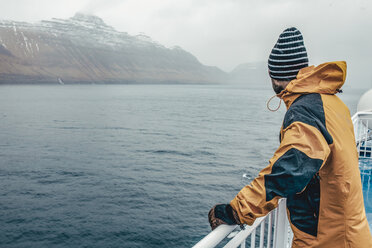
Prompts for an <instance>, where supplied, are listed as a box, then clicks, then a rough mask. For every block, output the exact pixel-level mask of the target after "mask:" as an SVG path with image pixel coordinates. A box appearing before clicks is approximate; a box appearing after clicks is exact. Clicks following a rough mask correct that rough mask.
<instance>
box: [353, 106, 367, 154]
mask: <svg viewBox="0 0 372 248" xmlns="http://www.w3.org/2000/svg"><path fill="white" fill-rule="evenodd" d="M352 121H353V125H354V133H355V141H356V144H357V149H358V154H359V158H372V130H371V128H370V127H371V126H372V112H358V113H356V114H355V115H354V116H353V117H352Z"/></svg>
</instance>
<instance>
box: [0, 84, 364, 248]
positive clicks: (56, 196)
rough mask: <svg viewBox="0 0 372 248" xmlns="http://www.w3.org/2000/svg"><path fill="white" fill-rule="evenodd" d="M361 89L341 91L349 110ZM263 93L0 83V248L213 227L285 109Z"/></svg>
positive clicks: (122, 240) (177, 239)
mask: <svg viewBox="0 0 372 248" xmlns="http://www.w3.org/2000/svg"><path fill="white" fill-rule="evenodd" d="M363 92H364V91H362V90H361V91H358V90H345V91H344V93H343V95H341V97H342V98H343V99H344V100H345V102H346V104H347V105H348V106H349V107H350V109H351V112H352V113H353V112H355V109H356V104H357V101H358V98H359V96H360V95H361V94H362V93H363ZM272 95H273V92H272V90H271V89H270V87H269V85H267V87H262V88H251V87H249V86H244V85H85V86H79V85H75V86H68V85H59V86H37V85H34V86H1V87H0V125H1V126H0V199H1V200H0V223H1V225H0V246H1V247H159V248H160V247H190V246H192V245H193V244H195V243H196V242H197V241H199V240H200V239H201V238H202V237H203V236H205V235H206V234H207V233H208V232H209V231H210V228H209V224H208V220H207V213H208V211H209V209H210V208H211V207H212V206H213V205H214V204H216V203H227V202H229V201H230V200H231V199H232V198H233V197H234V196H235V195H236V193H237V192H238V191H239V190H240V189H241V188H242V187H243V186H244V185H245V184H247V183H248V182H249V181H250V180H251V179H252V178H254V177H255V176H256V175H257V173H258V172H259V171H260V169H262V168H263V167H265V166H266V165H267V163H268V160H269V159H270V157H271V156H272V154H273V152H274V151H275V149H276V148H277V146H278V145H279V137H278V134H279V129H280V126H281V122H282V118H283V115H284V112H285V107H284V106H282V107H281V109H280V110H279V111H278V112H276V113H272V112H270V111H268V110H267V109H266V101H267V100H268V99H269V97H271V96H272ZM275 100H276V99H275ZM275 100H274V102H273V103H272V104H273V105H275V104H277V103H278V102H275ZM274 107H275V106H274Z"/></svg>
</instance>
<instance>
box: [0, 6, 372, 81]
mask: <svg viewBox="0 0 372 248" xmlns="http://www.w3.org/2000/svg"><path fill="white" fill-rule="evenodd" d="M0 4H1V5H0V6H1V8H0V16H1V19H11V20H17V21H27V22H37V21H39V20H42V19H50V18H53V17H57V18H69V17H71V16H73V15H74V14H75V13H76V12H85V13H89V14H94V15H97V16H99V17H101V18H102V19H103V20H104V21H105V22H106V23H107V24H109V25H112V26H113V27H115V28H116V29H117V30H120V31H125V32H128V33H129V34H132V35H135V34H138V33H140V32H143V33H145V34H147V35H149V36H150V37H151V38H152V39H154V40H156V41H158V42H159V43H161V44H163V45H165V46H167V47H171V46H175V45H178V46H181V47H182V48H183V49H185V50H187V51H189V52H191V53H192V54H193V55H195V56H196V57H197V58H198V59H199V60H200V62H202V63H203V64H206V65H214V66H218V67H219V68H221V69H222V70H224V71H227V72H229V71H231V70H232V69H234V68H235V67H236V66H237V65H239V64H241V63H246V62H257V61H266V60H267V58H268V55H269V53H270V51H271V48H272V47H273V45H274V44H275V42H276V40H277V38H278V36H279V34H280V33H281V32H282V31H283V30H284V29H285V28H287V27H290V26H295V27H297V28H298V29H299V30H300V31H301V32H302V34H303V36H304V40H305V46H306V48H307V51H308V56H309V59H310V63H311V64H315V65H316V64H320V63H323V62H326V61H334V60H345V61H347V63H348V78H347V79H348V80H349V81H351V82H352V83H353V85H354V86H355V87H363V88H368V87H372V70H370V69H369V64H370V62H369V60H370V58H371V57H372V49H371V44H372V33H371V31H370V30H372V18H371V16H372V2H371V1H368V0H354V1H347V0H337V1H336V0H314V1H304V0H267V1H252V0H177V1H175V0H157V1H151V0H125V1H119V0H65V1H54V0H53V1H51V0H34V1H26V0H12V1H10V0H8V1H4V0H0Z"/></svg>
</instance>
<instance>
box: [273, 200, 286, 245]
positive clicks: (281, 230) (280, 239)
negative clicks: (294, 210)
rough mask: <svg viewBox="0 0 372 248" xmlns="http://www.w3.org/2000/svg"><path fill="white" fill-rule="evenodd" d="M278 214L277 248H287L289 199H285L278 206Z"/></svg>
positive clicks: (275, 237) (276, 228)
mask: <svg viewBox="0 0 372 248" xmlns="http://www.w3.org/2000/svg"><path fill="white" fill-rule="evenodd" d="M277 211H278V214H277V218H276V220H275V222H276V225H275V234H274V240H275V248H287V243H288V224H287V199H285V198H283V199H282V200H281V201H280V203H279V206H278V210H277Z"/></svg>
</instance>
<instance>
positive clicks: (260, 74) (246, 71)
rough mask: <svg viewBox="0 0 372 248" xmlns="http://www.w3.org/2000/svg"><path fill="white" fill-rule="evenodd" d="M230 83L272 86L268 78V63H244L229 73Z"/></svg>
mask: <svg viewBox="0 0 372 248" xmlns="http://www.w3.org/2000/svg"><path fill="white" fill-rule="evenodd" d="M229 82H230V83H239V84H247V85H250V86H257V87H266V86H269V87H270V85H271V81H270V78H269V76H268V69H267V62H255V63H244V64H240V65H238V66H237V67H235V69H234V70H232V71H231V72H230V73H229Z"/></svg>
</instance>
